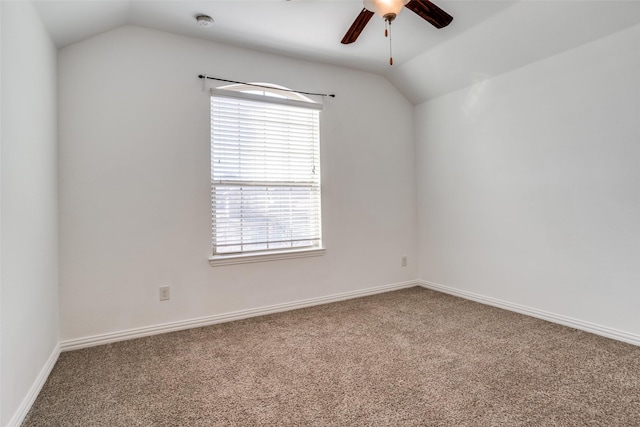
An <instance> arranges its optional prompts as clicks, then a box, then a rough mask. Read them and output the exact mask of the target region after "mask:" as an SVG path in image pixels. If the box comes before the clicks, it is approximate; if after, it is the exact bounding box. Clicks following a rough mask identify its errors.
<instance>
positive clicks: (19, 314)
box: [0, 1, 58, 426]
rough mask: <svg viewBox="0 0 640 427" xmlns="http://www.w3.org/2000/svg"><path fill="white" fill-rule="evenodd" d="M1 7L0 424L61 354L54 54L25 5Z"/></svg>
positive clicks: (19, 408)
mask: <svg viewBox="0 0 640 427" xmlns="http://www.w3.org/2000/svg"><path fill="white" fill-rule="evenodd" d="M0 8H1V9H2V163H1V175H2V178H1V183H2V192H1V196H2V214H1V219H2V226H1V232H2V234H1V237H2V238H1V244H2V256H1V265H2V270H1V284H2V289H1V294H2V298H1V301H2V307H1V316H2V321H1V326H2V329H1V332H2V334H1V335H2V338H1V341H2V344H1V354H0V355H1V358H0V361H1V372H0V374H1V376H2V385H1V387H0V388H1V392H2V399H1V402H0V405H1V407H2V416H1V418H0V425H3V426H4V425H7V424H8V423H9V422H11V423H15V422H17V421H19V419H20V417H21V416H23V415H24V411H25V410H26V409H28V406H29V404H30V400H31V399H32V398H34V397H35V395H34V392H37V387H38V385H41V381H42V380H43V379H44V378H45V377H46V373H47V372H42V370H43V367H44V369H45V371H46V369H47V367H50V366H51V364H52V363H53V362H52V358H53V360H55V357H56V356H57V348H58V225H57V223H58V216H57V200H56V199H57V179H56V173H57V169H56V49H55V47H54V46H53V44H52V42H51V40H50V39H49V36H48V34H47V33H46V31H45V30H44V27H43V26H42V23H41V22H40V18H39V17H38V15H37V13H36V12H35V10H34V8H33V6H32V4H31V3H30V2H4V1H3V2H1V3H0Z"/></svg>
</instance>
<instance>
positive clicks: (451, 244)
mask: <svg viewBox="0 0 640 427" xmlns="http://www.w3.org/2000/svg"><path fill="white" fill-rule="evenodd" d="M638 76H640V26H635V27H631V28H630V29H627V30H624V31H622V32H620V33H617V34H614V35H612V36H609V37H606V38H603V39H600V40H597V41H595V42H592V43H590V44H587V45H584V46H582V47H579V48H576V49H573V50H570V51H567V52H565V53H563V54H560V55H557V56H554V57H550V58H548V59H545V60H543V61H540V62H537V63H534V64H531V65H528V66H526V67H523V68H521V69H518V70H516V71H513V72H510V73H508V74H504V75H502V76H499V77H496V78H493V79H490V80H487V81H484V82H481V83H479V84H477V85H475V86H473V87H471V88H469V89H467V90H461V91H458V92H454V93H451V94H448V95H445V96H442V97H439V98H437V99H434V100H432V101H429V102H426V103H424V104H421V105H420V106H418V107H417V108H416V111H415V124H416V140H417V148H416V150H417V164H418V165H419V167H418V168H417V176H418V179H417V180H418V183H417V186H418V200H419V206H418V212H419V213H418V218H419V219H418V229H419V231H420V236H419V251H420V262H419V264H420V265H419V269H420V272H419V275H420V278H421V279H423V280H425V281H429V282H432V283H435V284H439V285H443V286H446V287H449V288H450V289H454V290H459V291H465V292H470V293H474V294H477V295H481V296H485V297H491V298H496V299H499V300H502V301H507V302H510V303H513V304H520V305H524V306H527V307H530V308H533V309H536V310H543V311H547V312H550V313H554V314H557V315H561V316H565V317H568V318H572V319H577V320H579V321H583V322H589V323H593V324H595V325H601V326H604V327H608V328H612V329H615V330H618V331H623V332H627V333H631V334H636V336H637V334H640V321H639V320H638V313H639V312H640V286H638V284H640V221H639V220H638V218H640V168H639V167H638V165H640V144H639V143H638V141H640V78H638Z"/></svg>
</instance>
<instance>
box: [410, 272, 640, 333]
mask: <svg viewBox="0 0 640 427" xmlns="http://www.w3.org/2000/svg"><path fill="white" fill-rule="evenodd" d="M417 282H418V284H419V285H420V286H422V287H423V288H427V289H432V290H434V291H438V292H442V293H445V294H450V295H454V296H457V297H460V298H464V299H468V300H471V301H476V302H479V303H482V304H487V305H492V306H494V307H498V308H503V309H505V310H509V311H515V312H516V313H521V314H525V315H527V316H531V317H536V318H538V319H542V320H546V321H549V322H552V323H558V324H560V325H564V326H569V327H571V328H574V329H579V330H581V331H585V332H590V333H592V334H596V335H601V336H603V337H607V338H612V339H614V340H618V341H623V342H626V343H629V344H634V345H637V346H640V335H636V334H632V333H629V332H624V331H620V330H617V329H613V328H609V327H606V326H601V325H596V324H595V323H590V322H585V321H582V320H578V319H573V318H571V317H567V316H562V315H560V314H555V313H550V312H548V311H544V310H538V309H536V308H531V307H526V306H524V305H520V304H514V303H511V302H508V301H503V300H499V299H496V298H491V297H486V296H483V295H480V294H475V293H473V292H467V291H462V290H459V289H455V288H452V287H449V286H444V285H439V284H437V283H432V282H428V281H426V280H418V281H417Z"/></svg>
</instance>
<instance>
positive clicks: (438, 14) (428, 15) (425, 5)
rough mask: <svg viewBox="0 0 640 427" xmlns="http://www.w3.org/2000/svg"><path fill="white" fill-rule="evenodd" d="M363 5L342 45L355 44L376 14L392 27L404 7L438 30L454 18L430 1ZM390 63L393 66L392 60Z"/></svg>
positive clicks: (378, 0) (369, 0)
mask: <svg viewBox="0 0 640 427" xmlns="http://www.w3.org/2000/svg"><path fill="white" fill-rule="evenodd" d="M363 3H364V8H363V9H362V11H360V14H359V15H358V16H357V17H356V20H355V21H353V24H351V27H350V28H349V30H348V31H347V33H346V34H345V35H344V37H343V38H342V41H341V43H342V44H350V43H353V42H355V41H356V40H357V39H358V36H360V33H361V32H362V30H364V27H365V26H366V25H367V23H368V22H369V20H370V19H371V17H372V16H373V15H374V13H377V14H378V15H380V16H381V17H382V18H383V19H384V20H385V23H386V24H387V25H390V24H391V22H392V21H393V20H394V19H396V16H398V13H400V10H402V7H403V6H404V7H406V8H407V9H409V10H410V11H412V12H413V13H415V14H416V15H418V16H419V17H421V18H422V19H424V20H425V21H427V22H429V23H430V24H431V25H433V26H434V27H436V28H444V27H446V26H447V25H449V24H450V23H451V21H453V16H451V15H449V14H448V13H447V12H445V11H444V10H442V9H440V8H439V7H438V6H436V5H435V4H433V3H431V2H430V1H429V0H410V1H409V0H364V1H363ZM387 34H388V32H387V30H385V36H386V35H387ZM390 63H391V64H392V65H393V60H392V59H390Z"/></svg>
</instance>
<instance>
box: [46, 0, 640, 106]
mask: <svg viewBox="0 0 640 427" xmlns="http://www.w3.org/2000/svg"><path fill="white" fill-rule="evenodd" d="M434 3H436V4H437V5H438V6H440V7H441V8H442V9H444V10H446V11H447V12H448V13H449V14H451V15H452V16H453V17H454V20H453V22H452V23H451V24H450V25H449V26H448V27H445V28H443V29H439V30H438V29H436V28H434V27H433V26H431V25H430V24H428V23H427V22H426V21H424V20H423V19H421V18H420V17H419V16H417V15H416V14H414V13H412V12H411V11H410V10H408V9H403V11H402V12H401V13H400V14H399V15H398V18H397V19H396V20H395V21H394V22H393V24H392V37H393V38H392V43H393V44H392V46H393V58H394V65H393V66H390V65H389V62H388V58H389V40H388V39H386V38H385V37H384V22H383V20H382V18H380V17H378V16H374V17H373V18H372V20H371V21H370V22H369V24H368V25H367V27H366V28H365V29H364V31H363V33H362V34H361V35H360V37H359V38H358V40H357V41H356V42H355V43H353V44H350V45H343V44H341V43H340V40H341V39H342V36H343V35H344V33H345V32H346V31H347V29H348V28H349V26H350V25H351V22H352V21H353V20H354V19H355V17H356V16H357V15H358V13H359V12H360V11H361V10H362V2H361V1H359V0H346V1H345V0H343V1H339V0H290V1H285V0H209V1H188V0H180V1H169V0H76V1H69V0H40V1H36V2H35V4H36V7H37V8H38V11H39V13H40V16H41V18H42V20H43V22H44V24H45V26H46V27H47V29H48V30H49V32H50V33H51V36H52V39H53V40H54V42H55V43H56V45H57V46H58V47H64V46H67V45H69V44H72V43H75V42H78V41H80V40H83V39H85V38H88V37H91V36H94V35H96V34H98V33H101V32H104V31H108V30H111V29H114V28H117V27H119V26H122V25H127V24H132V25H138V26H142V27H147V28H152V29H156V30H162V31H167V32H172V33H177V34H183V35H186V36H191V37H197V38H203V39H207V40H212V41H216V42H221V43H227V44H231V45H236V46H241V47H247V48H251V49H257V50H261V51H266V52H271V53H275V54H281V55H287V56H290V57H295V58H301V59H308V60H314V61H320V62H323V63H329V64H335V65H340V66H346V67H350V68H355V69H360V70H365V71H370V72H374V73H378V74H382V75H384V76H386V77H387V78H388V79H389V80H390V81H391V82H392V83H393V84H394V85H395V86H396V87H397V88H398V89H399V90H400V91H401V92H402V93H403V94H404V95H405V96H406V97H407V98H408V99H409V100H410V101H411V102H413V103H416V104H417V103H420V102H423V101H425V100H427V99H430V98H433V97H436V96H438V95H441V94H444V93H447V92H450V91H453V90H456V89H460V88H464V87H467V86H469V85H471V84H473V83H476V82H478V81H482V80H483V79H487V78H490V77H493V76H495V75H498V74H501V73H504V72H507V71H510V70H512V69H515V68H519V67H521V66H524V65H526V64H529V63H531V62H534V61H537V60H540V59H543V58H546V57H549V56H551V55H554V54H557V53H560V52H563V51H566V50H568V49H571V48H573V47H576V46H579V45H581V44H584V43H587V42H590V41H592V40H595V39H598V38H601V37H604V36H606V35H608V34H612V33H614V32H617V31H619V30H622V29H624V28H626V27H629V26H631V25H635V24H638V23H640V1H633V0H599V1H598V0H518V1H512V0H498V1H492V0H434ZM198 14H207V15H210V16H211V17H213V18H214V20H215V22H214V24H213V26H211V27H209V28H203V27H200V26H199V25H197V23H196V21H195V16H196V15H198Z"/></svg>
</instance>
